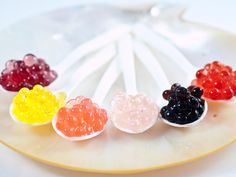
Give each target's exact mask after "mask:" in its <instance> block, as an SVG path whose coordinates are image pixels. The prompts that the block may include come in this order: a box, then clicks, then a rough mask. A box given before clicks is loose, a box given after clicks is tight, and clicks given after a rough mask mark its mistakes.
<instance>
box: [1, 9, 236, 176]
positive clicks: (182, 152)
mask: <svg viewBox="0 0 236 177" xmlns="http://www.w3.org/2000/svg"><path fill="white" fill-rule="evenodd" d="M139 17H140V16H139V14H138V15H137V14H135V15H133V14H130V13H127V12H125V13H121V12H120V11H115V10H112V9H110V8H102V7H100V8H92V7H85V8H81V7H73V8H69V9H62V10H58V11H53V12H51V13H47V14H44V15H41V16H39V17H33V18H31V19H28V20H25V21H22V22H21V23H18V24H15V25H13V26H10V27H9V28H7V29H6V30H4V31H1V32H0V41H4V42H3V43H1V44H0V48H1V49H2V50H1V51H0V56H1V60H0V62H1V67H3V64H4V62H5V60H7V59H10V58H21V57H22V56H23V55H24V54H26V53H35V54H36V55H37V56H40V57H43V58H45V59H46V60H47V62H48V63H50V65H53V64H56V63H57V62H59V61H60V60H62V59H63V58H64V57H65V56H66V54H68V53H69V52H70V51H71V50H73V48H75V47H76V46H77V45H79V44H81V43H82V42H84V41H86V40H88V39H91V38H93V37H94V36H97V35H98V34H99V33H101V32H103V31H104V30H107V29H110V28H112V27H114V26H116V25H119V24H120V23H123V22H124V21H125V22H126V23H130V22H133V21H134V20H137V19H138V18H139ZM97 18H98V19H103V20H102V21H97V20H96V19H97ZM127 19H128V20H127ZM155 25H156V26H154V27H157V26H158V25H159V24H158V23H157V24H155ZM183 25H184V26H183V28H182V29H184V30H186V29H187V28H188V29H196V30H203V31H204V32H209V33H205V35H204V42H203V41H202V43H200V44H199V43H198V44H199V45H197V46H196V47H194V45H193V48H192V49H191V50H190V48H189V47H184V45H181V46H180V44H179V43H178V40H176V39H178V38H176V36H175V38H172V42H173V43H175V44H176V45H177V46H178V47H179V48H180V49H181V50H182V51H183V52H184V53H185V55H186V56H188V57H189V59H190V60H191V62H192V63H194V64H196V65H198V66H201V65H202V64H203V63H206V62H207V61H210V60H211V59H209V58H212V57H213V56H215V54H217V56H219V57H220V58H222V61H223V62H226V63H228V64H231V65H233V66H236V62H235V61H234V60H233V61H232V60H230V59H231V58H233V56H235V51H236V50H233V46H232V45H231V44H232V43H233V42H236V40H235V37H234V38H233V39H232V37H231V35H230V34H228V33H224V32H223V31H216V30H215V29H208V28H206V27H201V26H198V25H194V24H190V23H189V24H187V25H186V24H185V22H183ZM91 29H93V30H91ZM158 29H160V28H158ZM173 29H174V28H173ZM178 29H181V28H178ZM162 32H163V31H162ZM25 34H27V35H25ZM170 34H171V33H168V34H167V33H165V34H164V35H165V36H168V35H169V37H173V35H170ZM175 34H179V31H177V32H176V33H175ZM217 34H222V35H221V36H220V39H219V40H218V44H217V42H215V40H216V37H217ZM227 37H228V38H229V39H230V41H229V40H226V39H227ZM176 41H177V42H176ZM212 41H214V42H212ZM216 41H217V40H216ZM209 44H212V45H209ZM214 44H215V47H214ZM201 47H202V48H201ZM217 47H218V48H217ZM219 48H221V49H222V50H220V51H219ZM203 49H204V54H203V55H200V54H199V57H198V58H196V55H194V54H196V53H197V52H196V51H197V50H199V51H200V52H199V53H201V52H202V51H203ZM229 49H231V50H230V52H228V51H229ZM154 52H155V54H156V56H157V57H159V58H160V60H161V61H162V65H163V67H164V68H165V71H166V72H167V74H168V73H170V72H169V71H172V70H176V74H172V75H171V78H170V79H171V81H172V82H177V81H178V82H180V83H182V82H184V81H185V80H186V78H185V77H186V75H185V74H184V73H183V72H181V71H179V70H178V69H176V68H175V65H174V63H172V62H170V61H169V59H168V58H166V57H165V56H164V55H163V54H161V51H157V50H155V51H154ZM191 52H192V53H191ZM200 56H202V57H200ZM206 58H208V60H206ZM225 58H227V59H225ZM168 61H169V63H168ZM82 62H83V60H82V61H81V62H80V63H77V66H78V65H80V64H81V63H82ZM77 66H75V67H74V68H72V70H71V72H72V71H73V69H75V68H76V67H77ZM136 66H137V78H138V90H139V91H140V92H143V93H146V94H147V95H148V96H149V97H151V98H152V99H153V100H156V99H157V98H158V95H161V92H160V90H159V89H158V87H157V86H156V85H155V84H154V82H153V79H152V77H151V76H150V75H149V74H148V72H147V71H146V70H145V68H144V67H143V66H142V65H141V63H139V62H136ZM105 68H106V67H104V68H102V69H100V70H99V71H98V72H96V73H94V74H93V75H91V76H90V77H88V78H87V79H86V80H85V81H84V82H83V83H82V84H80V86H79V87H78V88H77V89H76V91H75V92H74V93H73V95H74V96H76V95H85V96H92V93H93V91H94V90H95V88H96V84H97V83H98V82H99V79H100V77H101V75H102V73H103V72H104V70H105ZM70 74H71V73H70V72H68V73H67V74H66V75H63V76H60V77H61V78H62V79H64V80H66V79H67V77H68V76H69V75H70ZM64 82H65V81H64ZM143 83H145V84H143ZM185 84H186V83H185ZM63 85H64V83H62V84H61V85H60V86H59V87H63ZM123 89H124V87H123V81H122V79H121V78H119V80H118V81H117V82H116V84H115V85H114V87H112V90H111V92H110V93H109V95H108V96H107V98H106V101H105V102H104V104H103V106H104V107H106V108H108V110H109V103H110V101H111V98H112V95H114V94H115V93H116V92H117V91H121V90H123ZM0 94H1V100H0V102H1V107H0V114H1V119H0V141H1V142H2V143H3V144H5V145H6V146H8V147H10V148H12V149H14V150H16V151H17V152H19V153H22V154H24V155H26V156H28V157H30V158H33V159H35V160H38V161H41V162H43V163H46V164H50V165H54V166H59V167H62V168H67V169H72V170H79V171H89V172H102V173H135V172H141V171H148V170H152V169H158V168H166V167H169V166H173V165H178V164H182V163H186V162H190V161H192V160H195V159H198V158H200V157H203V156H206V155H208V154H210V153H213V152H215V151H217V150H220V149H222V148H223V147H225V146H226V145H229V144H230V143H232V142H233V141H234V140H235V139H236V131H235V130H236V122H235V113H234V110H235V106H236V103H230V104H221V103H218V104H214V103H210V104H209V113H208V114H207V117H206V118H205V119H204V121H203V122H201V123H200V124H199V125H197V126H195V127H192V128H185V129H178V128H173V127H169V126H168V125H165V124H163V123H162V122H160V121H158V122H157V123H156V125H155V126H154V127H153V128H151V129H150V130H148V131H147V132H145V133H142V134H138V135H129V134H125V133H122V132H120V131H119V130H117V129H115V128H114V127H113V126H112V125H111V123H110V122H109V123H108V126H107V129H106V130H105V131H104V132H103V133H102V134H101V135H99V136H98V137H96V138H94V139H91V140H86V141H83V142H69V141H66V140H63V139H62V138H61V137H59V136H58V135H57V134H56V133H55V132H54V131H53V129H52V126H51V125H45V126H42V127H28V126H25V125H18V124H15V123H14V122H13V121H12V119H11V118H10V117H9V114H8V106H9V104H10V102H11V99H12V96H13V95H14V94H11V93H6V92H3V91H1V92H0Z"/></svg>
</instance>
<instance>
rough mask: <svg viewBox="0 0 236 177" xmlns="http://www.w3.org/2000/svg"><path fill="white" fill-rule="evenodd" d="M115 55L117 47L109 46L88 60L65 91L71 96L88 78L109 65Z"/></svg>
mask: <svg viewBox="0 0 236 177" xmlns="http://www.w3.org/2000/svg"><path fill="white" fill-rule="evenodd" d="M115 54H116V50H115V46H114V45H109V46H107V47H105V48H104V49H102V50H101V51H99V52H97V53H96V54H95V55H93V56H92V57H90V58H88V60H87V61H86V62H85V63H84V64H83V65H81V66H80V67H79V68H78V70H77V71H76V72H75V73H74V74H73V76H72V78H71V79H70V81H69V84H68V85H67V86H66V87H65V88H64V90H65V91H67V93H68V95H70V94H71V93H72V92H73V91H74V89H75V88H76V87H77V86H78V85H79V84H80V83H81V82H82V81H83V80H84V79H85V78H86V77H88V76H89V75H90V74H92V73H94V72H95V71H96V70H98V69H99V68H101V67H102V66H104V65H105V64H106V63H108V62H109V61H110V60H111V59H112V58H113V57H114V56H115Z"/></svg>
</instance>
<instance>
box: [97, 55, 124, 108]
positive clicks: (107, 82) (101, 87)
mask: <svg viewBox="0 0 236 177" xmlns="http://www.w3.org/2000/svg"><path fill="white" fill-rule="evenodd" d="M117 60H118V59H117V58H115V59H113V61H112V62H111V64H110V65H109V67H108V68H107V70H106V71H105V73H104V74H103V76H102V78H101V80H100V82H99V84H98V86H97V88H96V90H95V93H94V95H93V101H94V102H95V103H97V104H102V102H103V101H104V99H105V97H106V95H107V93H108V92H109V90H110V88H111V87H112V85H113V84H114V83H115V81H116V80H117V79H118V77H119V75H120V74H121V70H120V68H119V66H118V63H117Z"/></svg>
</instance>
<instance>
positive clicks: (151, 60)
mask: <svg viewBox="0 0 236 177" xmlns="http://www.w3.org/2000/svg"><path fill="white" fill-rule="evenodd" d="M134 46H135V47H134V51H135V54H136V55H137V58H138V59H139V60H140V61H141V62H142V64H143V65H144V66H145V67H146V68H147V70H148V71H149V72H150V74H151V75H152V77H153V79H154V80H155V81H156V83H157V85H158V87H159V88H160V89H161V90H162V91H164V90H166V89H167V88H168V87H170V84H169V81H168V78H167V77H166V74H165V72H164V71H163V69H162V66H161V65H160V64H159V63H158V62H157V60H156V57H155V56H154V55H153V53H152V52H151V50H150V49H149V48H148V47H147V46H146V45H145V44H143V43H141V42H139V41H135V44H134Z"/></svg>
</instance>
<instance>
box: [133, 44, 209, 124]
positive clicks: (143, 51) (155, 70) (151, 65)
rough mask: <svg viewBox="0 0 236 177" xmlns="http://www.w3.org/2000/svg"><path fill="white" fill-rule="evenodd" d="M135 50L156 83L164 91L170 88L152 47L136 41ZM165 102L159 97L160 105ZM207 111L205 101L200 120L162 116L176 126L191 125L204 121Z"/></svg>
mask: <svg viewBox="0 0 236 177" xmlns="http://www.w3.org/2000/svg"><path fill="white" fill-rule="evenodd" d="M134 51H135V53H136V55H137V57H138V59H140V61H141V62H142V63H143V64H144V66H145V67H146V68H147V69H148V71H149V72H150V74H151V75H152V77H153V78H154V80H155V81H156V83H157V84H158V86H159V88H160V89H161V90H162V91H164V90H166V89H167V88H170V87H171V85H170V84H169V81H168V80H167V78H166V76H165V72H164V71H163V69H162V66H161V65H160V64H159V63H158V62H157V60H156V58H155V56H154V55H153V54H152V52H151V51H150V49H148V47H147V46H145V45H144V44H142V43H141V42H135V49H134ZM165 104H166V103H165V102H163V101H159V99H158V105H160V106H161V107H162V106H164V105H165ZM207 111H208V105H207V102H206V101H205V104H204V112H203V113H202V115H201V116H200V117H199V118H198V120H196V121H194V122H192V123H188V124H176V123H172V122H169V121H167V120H166V119H164V118H161V119H162V120H163V122H164V123H166V124H169V125H171V126H174V127H191V126H193V125H196V124H198V123H199V122H200V121H202V120H203V119H204V117H205V116H206V113H207Z"/></svg>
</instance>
